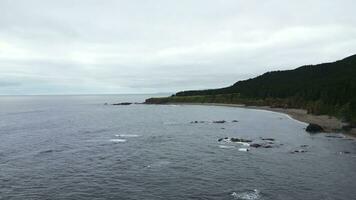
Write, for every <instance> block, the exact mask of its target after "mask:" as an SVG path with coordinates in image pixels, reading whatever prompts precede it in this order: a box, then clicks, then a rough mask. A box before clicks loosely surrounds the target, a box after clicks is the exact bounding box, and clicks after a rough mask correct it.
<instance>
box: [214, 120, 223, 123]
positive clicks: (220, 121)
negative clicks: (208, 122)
mask: <svg viewBox="0 0 356 200" xmlns="http://www.w3.org/2000/svg"><path fill="white" fill-rule="evenodd" d="M225 122H226V121H225V120H219V121H213V123H216V124H223V123H225Z"/></svg>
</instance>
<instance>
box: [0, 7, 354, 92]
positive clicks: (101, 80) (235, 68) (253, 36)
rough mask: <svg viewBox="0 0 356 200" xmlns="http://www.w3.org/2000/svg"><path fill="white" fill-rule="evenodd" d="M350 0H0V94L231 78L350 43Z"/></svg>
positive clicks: (163, 87)
mask: <svg viewBox="0 0 356 200" xmlns="http://www.w3.org/2000/svg"><path fill="white" fill-rule="evenodd" d="M355 8H356V1H355V0H338V1H335V0H290V1H285V0H125V1H124V0H105V1H103V0H56V1H55V0H0V95H28V94H120V93H121V94H128V93H161V92H162V93H163V92H172V93H173V92H176V91H180V90H191V89H206V88H218V87H224V86H229V85H232V84H233V83H235V82H236V81H239V80H243V79H248V78H253V77H255V76H257V75H260V74H263V73H264V72H267V71H272V70H285V69H293V68H296V67H299V66H301V65H305V64H318V63H323V62H330V61H335V60H339V59H342V58H344V57H347V56H350V55H352V54H355V53H356V12H355Z"/></svg>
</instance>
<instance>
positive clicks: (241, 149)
mask: <svg viewBox="0 0 356 200" xmlns="http://www.w3.org/2000/svg"><path fill="white" fill-rule="evenodd" d="M239 151H250V149H247V148H239Z"/></svg>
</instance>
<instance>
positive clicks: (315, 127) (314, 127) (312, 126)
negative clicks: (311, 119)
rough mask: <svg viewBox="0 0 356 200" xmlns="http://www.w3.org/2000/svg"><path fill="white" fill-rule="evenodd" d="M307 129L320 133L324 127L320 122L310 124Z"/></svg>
mask: <svg viewBox="0 0 356 200" xmlns="http://www.w3.org/2000/svg"><path fill="white" fill-rule="evenodd" d="M305 130H306V131H307V132H309V133H320V132H323V131H324V129H323V127H321V126H319V125H318V124H309V125H308V126H307V128H306V129H305Z"/></svg>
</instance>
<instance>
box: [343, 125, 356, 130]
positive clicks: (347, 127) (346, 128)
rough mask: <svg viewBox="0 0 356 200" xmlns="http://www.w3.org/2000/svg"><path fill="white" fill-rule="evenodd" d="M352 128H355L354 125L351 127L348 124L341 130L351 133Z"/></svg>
mask: <svg viewBox="0 0 356 200" xmlns="http://www.w3.org/2000/svg"><path fill="white" fill-rule="evenodd" d="M353 128H356V127H355V126H354V125H352V124H348V125H344V126H342V128H341V129H342V130H343V131H351V130H352V129H353Z"/></svg>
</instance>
